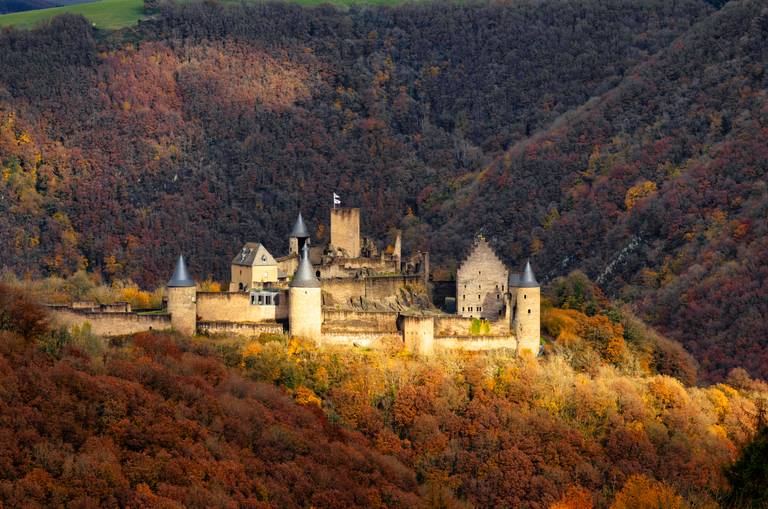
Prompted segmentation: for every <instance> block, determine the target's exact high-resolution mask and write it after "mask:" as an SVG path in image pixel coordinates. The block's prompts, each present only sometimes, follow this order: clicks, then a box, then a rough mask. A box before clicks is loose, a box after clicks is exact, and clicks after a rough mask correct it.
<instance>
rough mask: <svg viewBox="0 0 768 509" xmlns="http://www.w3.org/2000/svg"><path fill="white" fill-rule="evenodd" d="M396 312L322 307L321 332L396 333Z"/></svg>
mask: <svg viewBox="0 0 768 509" xmlns="http://www.w3.org/2000/svg"><path fill="white" fill-rule="evenodd" d="M397 317H398V313H396V312H394V311H393V312H378V311H353V310H336V309H323V332H324V333H325V332H326V331H329V332H330V331H334V332H340V333H341V332H366V331H368V332H371V331H372V332H387V333H397Z"/></svg>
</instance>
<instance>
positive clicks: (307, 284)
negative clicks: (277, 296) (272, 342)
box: [288, 244, 323, 342]
mask: <svg viewBox="0 0 768 509" xmlns="http://www.w3.org/2000/svg"><path fill="white" fill-rule="evenodd" d="M322 325H323V296H322V290H321V289H320V281H319V280H318V279H317V278H316V277H315V275H314V274H313V273H312V264H311V263H310V262H309V246H307V245H306V244H305V245H304V248H303V249H302V251H301V261H300V262H299V267H298V268H297V269H296V273H295V274H294V275H293V280H292V281H291V284H290V288H289V290H288V326H289V328H290V333H291V336H297V337H301V338H305V339H313V340H315V341H318V342H319V341H320V339H321V337H320V336H321V329H322Z"/></svg>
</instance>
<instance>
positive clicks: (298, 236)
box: [288, 212, 309, 255]
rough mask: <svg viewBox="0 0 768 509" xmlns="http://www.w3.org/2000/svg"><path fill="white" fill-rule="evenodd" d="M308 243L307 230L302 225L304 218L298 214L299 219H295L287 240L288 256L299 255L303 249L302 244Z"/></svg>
mask: <svg viewBox="0 0 768 509" xmlns="http://www.w3.org/2000/svg"><path fill="white" fill-rule="evenodd" d="M308 241H309V230H308V229H307V225H306V224H305V223H304V218H302V217H301V212H299V217H298V218H297V219H296V223H294V225H293V230H291V236H290V237H289V239H288V254H289V255H293V254H296V255H301V251H302V250H303V249H304V244H307V242H308Z"/></svg>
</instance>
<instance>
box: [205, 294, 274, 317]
mask: <svg viewBox="0 0 768 509" xmlns="http://www.w3.org/2000/svg"><path fill="white" fill-rule="evenodd" d="M279 300H280V302H279V304H278V305H277V306H257V305H253V304H251V296H250V294H248V293H245V292H197V317H198V320H200V321H204V322H270V321H271V322H274V321H275V320H284V319H286V318H288V292H287V291H281V292H280V299H279Z"/></svg>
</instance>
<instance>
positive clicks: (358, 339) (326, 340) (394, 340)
mask: <svg viewBox="0 0 768 509" xmlns="http://www.w3.org/2000/svg"><path fill="white" fill-rule="evenodd" d="M322 338H323V339H322V342H323V344H324V345H344V346H359V347H362V348H380V347H382V346H384V345H392V344H402V342H403V336H402V335H401V334H397V333H389V332H329V331H326V330H325V329H323V336H322Z"/></svg>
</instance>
